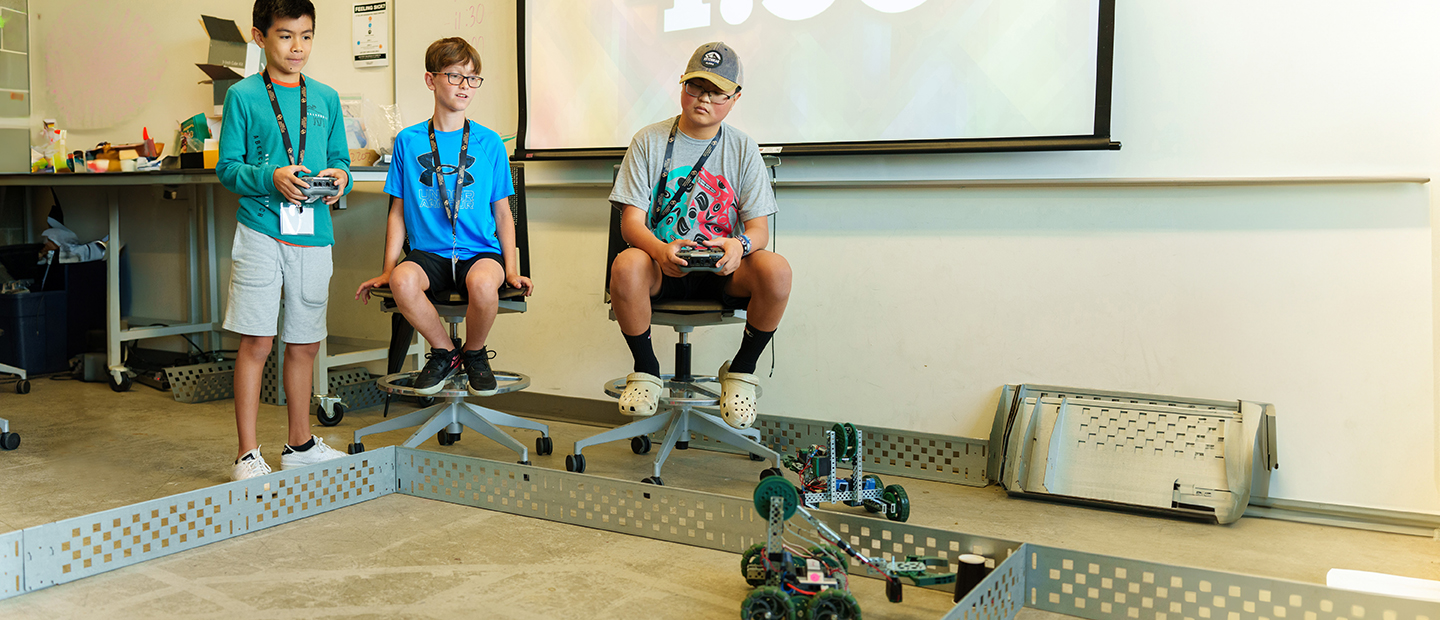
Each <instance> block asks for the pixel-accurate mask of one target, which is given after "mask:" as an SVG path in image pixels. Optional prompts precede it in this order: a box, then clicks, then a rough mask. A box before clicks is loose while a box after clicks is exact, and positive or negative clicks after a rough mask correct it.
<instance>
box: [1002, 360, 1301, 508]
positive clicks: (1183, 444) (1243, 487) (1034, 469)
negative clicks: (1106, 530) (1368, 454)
mask: <svg viewBox="0 0 1440 620" xmlns="http://www.w3.org/2000/svg"><path fill="white" fill-rule="evenodd" d="M1276 467H1279V464H1278V463H1277V461H1276V451H1275V408H1274V407H1273V406H1272V405H1269V404H1266V403H1256V402H1250V401H1243V400H1240V401H1234V400H1232V401H1221V400H1204V399H1194V398H1180V397H1175V396H1159V395H1152V394H1133V393H1125V392H1107V391H1100V390H1085V389H1075V388H1062V387H1054V386H1046V385H1029V384H1026V385H1019V386H1009V387H1007V388H1006V390H1005V392H1004V394H1002V396H1001V399H1000V406H999V407H998V408H997V410H996V412H995V425H994V426H993V427H992V429H991V434H990V466H989V467H988V470H989V471H990V472H991V475H992V476H994V478H995V479H996V481H997V482H999V483H1000V484H1001V486H1003V487H1005V489H1006V490H1007V491H1009V492H1010V493H1011V494H1012V495H1023V496H1030V497H1037V498H1049V499H1057V500H1066V501H1078V502H1084V503H1099V504H1104V505H1108V506H1117V507H1130V508H1138V509H1144V510H1152V511H1162V512H1165V513H1169V514H1176V515H1183V516H1187V517H1204V518H1214V519H1215V520H1216V521H1218V522H1220V523H1230V522H1233V521H1235V520H1236V519H1239V518H1240V516H1241V515H1243V514H1244V513H1245V507H1246V506H1247V505H1248V504H1249V503H1250V498H1251V496H1252V495H1256V496H1264V495H1266V494H1268V492H1269V483H1270V471H1271V470H1273V469H1275V468H1276Z"/></svg>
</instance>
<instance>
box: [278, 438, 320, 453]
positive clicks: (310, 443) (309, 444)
mask: <svg viewBox="0 0 1440 620" xmlns="http://www.w3.org/2000/svg"><path fill="white" fill-rule="evenodd" d="M285 447H287V448H290V451H291V452H304V451H306V450H309V449H310V448H314V447H315V436H314V435H311V436H310V441H307V442H305V443H302V444H300V445H298V446H292V445H289V444H286V446H285Z"/></svg>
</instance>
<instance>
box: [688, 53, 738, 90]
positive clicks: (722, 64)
mask: <svg viewBox="0 0 1440 620" xmlns="http://www.w3.org/2000/svg"><path fill="white" fill-rule="evenodd" d="M697 77H698V78H705V79H707V80H710V81H711V82H714V83H715V85H716V86H719V87H720V88H723V89H725V90H735V89H737V88H740V82H741V81H742V80H743V79H744V78H745V68H744V67H742V66H740V55H739V54H736V53H735V50H732V49H730V46H729V45H726V44H724V43H721V42H720V41H716V42H714V43H706V44H704V45H701V46H700V47H699V48H697V49H696V50H695V54H694V55H692V56H691V57H690V64H689V65H687V66H686V67H685V75H682V76H680V81H681V82H687V81H689V80H690V79H691V78H697Z"/></svg>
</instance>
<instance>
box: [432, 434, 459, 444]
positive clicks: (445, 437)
mask: <svg viewBox="0 0 1440 620" xmlns="http://www.w3.org/2000/svg"><path fill="white" fill-rule="evenodd" d="M435 441H436V442H437V443H439V444H440V445H442V446H449V445H454V444H455V439H454V437H452V436H451V435H450V432H449V431H440V432H438V433H435Z"/></svg>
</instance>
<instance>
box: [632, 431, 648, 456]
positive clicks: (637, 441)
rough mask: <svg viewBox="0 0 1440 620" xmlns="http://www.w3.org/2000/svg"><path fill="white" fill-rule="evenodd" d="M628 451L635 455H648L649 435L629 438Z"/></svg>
mask: <svg viewBox="0 0 1440 620" xmlns="http://www.w3.org/2000/svg"><path fill="white" fill-rule="evenodd" d="M630 451H631V452H634V453H635V454H649V453H650V436H649V435H641V436H639V437H631V438H630Z"/></svg>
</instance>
